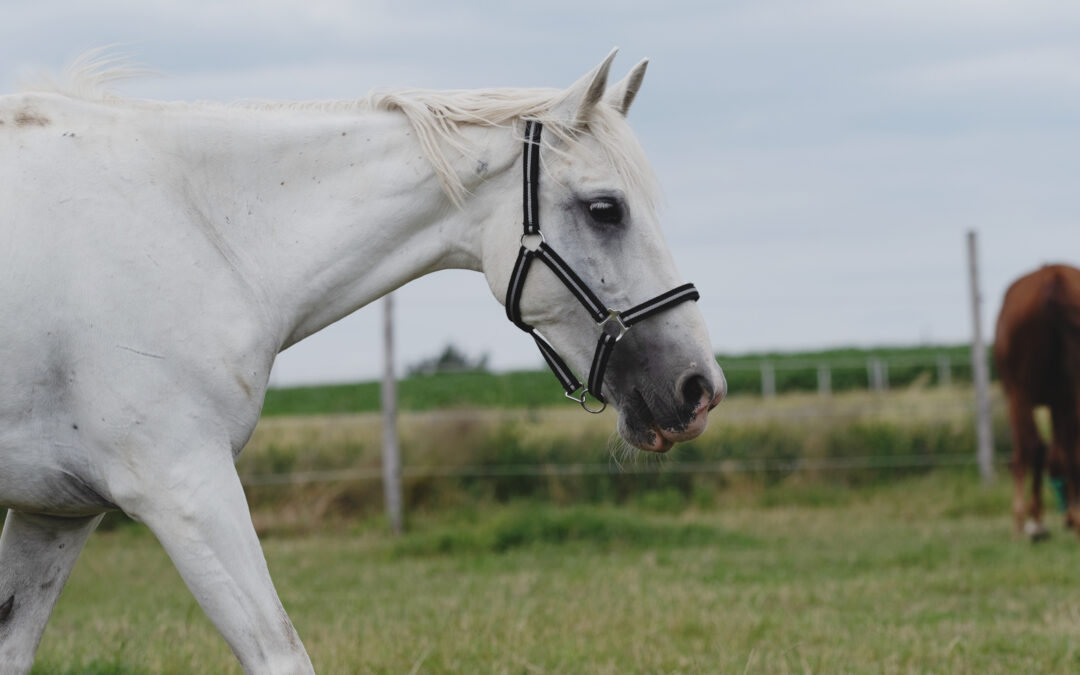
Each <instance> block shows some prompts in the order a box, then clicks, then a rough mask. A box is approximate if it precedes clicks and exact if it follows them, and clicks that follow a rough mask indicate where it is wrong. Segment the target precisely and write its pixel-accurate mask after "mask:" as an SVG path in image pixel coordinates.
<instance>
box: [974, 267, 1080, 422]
mask: <svg viewBox="0 0 1080 675" xmlns="http://www.w3.org/2000/svg"><path fill="white" fill-rule="evenodd" d="M994 356H995V361H996V364H997V367H998V371H999V373H1000V375H1001V378H1002V381H1003V383H1004V384H1005V388H1006V391H1007V392H1010V391H1017V390H1022V391H1020V392H1018V393H1021V394H1023V395H1024V396H1025V398H1027V399H1028V400H1030V401H1031V403H1032V404H1034V405H1040V404H1050V403H1052V399H1054V398H1056V397H1057V396H1058V395H1060V394H1061V393H1065V392H1068V393H1070V394H1071V393H1072V392H1074V391H1075V389H1076V387H1077V386H1078V385H1080V270H1078V269H1076V268H1074V267H1070V266H1067V265H1046V266H1044V267H1041V268H1040V269H1038V270H1036V271H1034V272H1032V273H1030V274H1027V275H1025V276H1023V277H1021V278H1020V279H1017V280H1016V281H1015V282H1014V283H1013V284H1012V285H1011V286H1010V287H1009V289H1008V290H1007V291H1006V293H1005V299H1004V301H1003V303H1002V308H1001V313H1000V314H999V316H998V322H997V329H996V335H995V340H994Z"/></svg>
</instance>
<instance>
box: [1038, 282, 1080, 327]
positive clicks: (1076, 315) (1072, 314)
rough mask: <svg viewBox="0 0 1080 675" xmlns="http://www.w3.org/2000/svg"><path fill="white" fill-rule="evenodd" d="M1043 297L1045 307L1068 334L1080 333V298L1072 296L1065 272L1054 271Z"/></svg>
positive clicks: (1044, 289) (1044, 288)
mask: <svg viewBox="0 0 1080 675" xmlns="http://www.w3.org/2000/svg"><path fill="white" fill-rule="evenodd" d="M1042 296H1043V297H1042V300H1043V306H1044V307H1046V309H1047V310H1048V311H1049V313H1050V315H1051V316H1053V317H1054V318H1055V319H1056V323H1057V324H1058V325H1059V326H1060V327H1061V328H1062V329H1063V330H1064V331H1065V332H1066V333H1073V332H1080V296H1075V295H1072V296H1070V294H1069V284H1068V280H1067V279H1066V278H1065V272H1064V271H1063V270H1061V269H1055V270H1053V272H1052V273H1051V276H1050V280H1049V282H1048V283H1047V284H1046V286H1044V287H1043V293H1042Z"/></svg>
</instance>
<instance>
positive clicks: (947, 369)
mask: <svg viewBox="0 0 1080 675" xmlns="http://www.w3.org/2000/svg"><path fill="white" fill-rule="evenodd" d="M937 381H938V386H939V387H951V386H952V362H951V361H950V359H949V357H948V356H947V355H945V354H941V355H940V356H938V357H937Z"/></svg>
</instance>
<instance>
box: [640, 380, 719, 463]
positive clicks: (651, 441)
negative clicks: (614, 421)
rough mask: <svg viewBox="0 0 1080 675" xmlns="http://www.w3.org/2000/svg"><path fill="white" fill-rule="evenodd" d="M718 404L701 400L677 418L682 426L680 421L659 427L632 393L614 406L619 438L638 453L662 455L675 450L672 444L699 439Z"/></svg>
mask: <svg viewBox="0 0 1080 675" xmlns="http://www.w3.org/2000/svg"><path fill="white" fill-rule="evenodd" d="M718 402H719V401H715V402H714V401H711V400H709V399H708V397H705V396H703V397H702V399H701V400H700V401H698V403H697V404H696V405H695V406H694V408H693V409H692V410H688V411H686V414H685V415H680V416H679V417H680V418H682V417H685V418H686V420H685V422H684V421H682V420H681V419H680V421H678V422H675V423H672V424H670V425H662V424H660V423H659V422H657V419H656V416H655V415H654V414H653V412H652V410H651V409H650V408H649V405H648V404H647V403H646V402H645V398H644V397H643V396H641V394H639V393H638V392H636V391H635V392H634V393H633V395H631V396H629V397H627V399H626V400H624V401H622V402H621V404H620V405H619V406H618V409H619V435H620V436H622V437H623V440H625V441H626V442H627V443H629V444H630V445H632V446H634V447H635V448H637V449H638V450H644V451H646V452H656V453H660V454H663V453H665V452H667V451H668V450H670V449H671V448H673V447H675V444H676V443H680V442H682V441H688V440H690V439H693V438H697V437H698V436H700V435H701V433H702V432H703V431H705V427H706V426H707V425H708V421H709V411H710V410H712V408H714V407H716V403H718Z"/></svg>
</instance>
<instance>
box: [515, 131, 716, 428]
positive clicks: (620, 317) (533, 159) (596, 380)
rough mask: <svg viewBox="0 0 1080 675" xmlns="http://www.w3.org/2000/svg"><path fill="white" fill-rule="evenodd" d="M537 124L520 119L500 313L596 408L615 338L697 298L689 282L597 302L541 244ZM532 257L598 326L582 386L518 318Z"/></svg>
mask: <svg viewBox="0 0 1080 675" xmlns="http://www.w3.org/2000/svg"><path fill="white" fill-rule="evenodd" d="M543 128H544V127H543V125H542V124H540V123H539V122H537V121H535V120H528V121H526V122H525V151H524V154H523V162H522V163H523V166H524V171H525V177H524V186H525V194H524V199H523V203H524V212H525V218H524V225H525V233H524V234H522V235H521V250H520V251H518V257H517V262H516V263H514V271H513V273H512V274H511V275H510V287H509V289H507V291H506V316H507V317H508V318H509V319H510V320H511V321H513V322H514V323H515V324H516V325H517V327H518V328H520V329H521V330H523V331H525V332H526V333H528V334H529V335H532V336H533V339H534V340H536V346H537V347H539V348H540V353H541V354H543V356H544V360H545V361H547V364H548V366H549V367H550V368H551V372H553V373H555V377H557V378H559V382H560V383H561V384H562V386H563V389H565V390H566V397H567V398H569V399H571V400H573V401H577V402H578V403H580V404H581V407H582V408H584V409H585V410H588V411H589V412H591V413H599V412H601V411H602V410H603V409H604V408H606V407H607V400H606V399H605V398H604V397H603V395H602V394H601V393H600V389H601V387H602V386H603V384H604V370H605V369H606V368H607V364H608V359H610V358H611V352H612V350H613V349H614V348H615V343H616V342H618V341H619V340H621V339H622V337H623V336H624V335H626V332H627V331H628V330H630V327H631V326H633V325H634V324H636V323H638V322H639V321H642V320H644V319H647V318H649V317H650V316H652V315H653V314H657V313H659V312H662V311H664V310H667V309H671V308H672V307H674V306H675V305H678V304H681V303H683V302H686V301H687V300H697V299H698V297H699V296H698V292H697V289H696V288H694V284H683V285H682V286H678V287H677V288H673V289H671V290H670V291H668V292H666V293H661V294H660V295H658V296H656V297H655V298H652V299H651V300H646V301H645V302H643V303H641V304H640V305H635V306H634V307H631V308H630V309H627V310H623V311H618V310H614V309H611V308H609V307H608V306H607V305H605V304H604V303H603V302H601V301H600V299H599V298H598V297H596V294H595V293H593V292H592V290H591V289H590V288H589V287H588V286H587V285H586V284H585V282H584V281H582V280H581V277H579V276H578V275H577V274H575V273H574V270H573V269H571V268H570V266H569V265H567V264H566V261H565V260H563V259H562V258H561V257H559V254H558V253H556V252H555V251H554V249H552V248H551V247H550V246H548V245H547V242H546V241H544V235H543V233H541V232H540V217H539V213H540V208H539V205H538V203H537V196H538V194H539V187H540V132H541V131H542V130H543ZM528 244H532V245H531V246H530V245H528ZM537 258H539V259H540V260H541V261H543V262H544V264H546V265H547V266H548V267H549V268H550V269H551V271H552V272H554V273H555V276H557V277H558V278H559V279H560V280H561V281H562V282H563V284H565V285H566V287H567V288H568V289H570V292H571V293H573V294H574V297H576V298H577V299H578V301H579V302H581V304H582V305H584V307H585V309H586V310H588V312H589V314H590V315H592V318H593V320H594V321H596V323H597V325H598V326H599V327H600V338H599V339H598V341H597V343H596V352H594V353H593V360H592V367H591V368H590V369H589V380H588V384H587V386H585V387H582V385H581V382H579V381H578V379H577V378H576V377H575V376H574V371H572V370H570V367H569V366H568V365H566V362H565V361H563V360H562V358H561V357H560V356H559V354H558V353H557V352H556V351H555V348H554V347H552V346H551V344H550V343H549V342H548V341H547V340H545V339H544V338H543V337H542V336H541V335H540V334H539V333H537V332H536V329H535V328H533V327H532V326H530V325H529V324H527V323H525V322H524V321H523V320H522V319H521V293H522V290H523V289H524V288H525V277H526V276H528V274H529V267H530V265H532V262H533V260H535V259H537ZM589 394H591V395H592V396H593V398H595V399H596V400H598V401H600V403H601V404H603V405H601V407H599V408H597V409H595V410H594V409H592V408H590V407H589V406H588V403H587V402H586V396H587V395H589Z"/></svg>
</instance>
